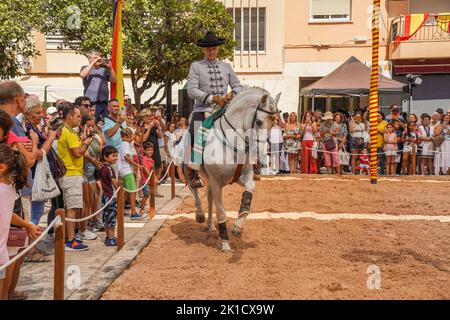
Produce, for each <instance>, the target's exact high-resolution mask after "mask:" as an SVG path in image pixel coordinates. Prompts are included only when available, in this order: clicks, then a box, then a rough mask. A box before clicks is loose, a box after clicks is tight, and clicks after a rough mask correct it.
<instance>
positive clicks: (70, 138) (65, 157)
mask: <svg viewBox="0 0 450 320" xmlns="http://www.w3.org/2000/svg"><path fill="white" fill-rule="evenodd" d="M80 146H81V140H80V137H78V134H77V133H76V132H75V131H74V130H73V129H69V128H67V127H66V126H64V127H63V129H62V131H61V136H60V137H59V139H58V154H59V157H60V158H61V160H62V161H63V162H64V164H65V166H66V168H67V173H66V176H69V177H70V176H82V175H83V164H84V163H83V157H79V158H74V157H73V156H72V154H71V153H70V149H72V148H78V147H80Z"/></svg>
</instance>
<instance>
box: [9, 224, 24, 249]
mask: <svg viewBox="0 0 450 320" xmlns="http://www.w3.org/2000/svg"><path fill="white" fill-rule="evenodd" d="M26 241H27V232H26V231H25V230H24V229H21V228H16V227H9V235H8V241H7V242H6V246H7V247H18V248H23V247H25V244H26Z"/></svg>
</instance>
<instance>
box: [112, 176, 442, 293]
mask: <svg viewBox="0 0 450 320" xmlns="http://www.w3.org/2000/svg"><path fill="white" fill-rule="evenodd" d="M336 178H337V177H332V178H331V179H330V177H329V176H310V177H306V176H302V177H299V176H297V177H292V178H289V177H286V178H284V177H283V178H275V179H270V180H265V179H264V180H262V181H259V182H257V187H256V193H255V194H254V199H253V205H252V212H255V214H254V215H253V216H254V217H255V218H257V217H259V218H262V217H264V215H262V214H258V212H264V211H266V212H270V215H271V217H272V219H257V220H253V219H252V220H250V219H249V220H247V223H246V227H245V231H244V234H243V235H242V237H241V238H234V237H232V236H231V234H230V238H231V246H232V247H233V249H234V251H233V253H229V254H224V253H221V252H220V251H219V248H220V242H219V240H218V238H217V235H213V236H209V235H208V234H207V232H206V224H202V225H200V224H198V223H196V222H195V221H194V220H193V216H194V215H193V214H191V215H190V216H191V218H185V217H179V218H176V217H177V216H175V217H173V218H176V219H172V220H168V221H167V222H166V223H165V225H164V226H163V227H162V229H161V230H160V231H159V232H158V234H157V236H156V237H155V238H154V239H153V240H152V242H151V243H150V245H149V246H148V247H147V248H146V249H144V251H143V252H142V253H141V255H140V256H139V257H138V258H137V259H136V261H135V262H134V263H133V264H132V266H131V267H130V268H129V269H128V270H126V271H125V273H124V274H123V275H122V276H121V277H120V278H118V279H117V280H116V281H115V282H114V283H113V284H112V285H111V287H110V288H109V289H108V291H107V292H106V293H105V294H104V296H103V299H450V286H449V285H448V284H449V283H450V220H449V219H448V217H449V216H450V209H449V206H448V201H449V200H450V179H449V178H448V177H438V178H433V181H430V178H427V177H411V178H410V177H407V178H404V177H402V178H401V179H389V180H385V179H380V181H379V183H378V185H376V186H373V185H370V183H369V182H368V181H362V180H360V177H342V178H338V180H336ZM242 191H243V190H242V189H241V188H240V187H239V186H236V185H233V186H228V187H226V188H225V189H224V197H225V206H226V208H227V210H229V211H236V210H238V208H239V204H240V198H241V194H242ZM288 195H289V196H288ZM203 200H204V202H205V201H206V200H205V196H204V194H203ZM399 200H400V201H399ZM193 211H194V206H193V200H192V198H190V197H189V198H187V199H186V200H185V201H184V203H183V204H182V205H180V207H179V208H178V209H177V212H176V213H174V214H181V213H190V212H193ZM304 211H309V212H316V213H318V214H319V216H325V215H324V214H325V213H327V214H331V215H327V216H328V217H329V218H330V219H331V220H327V221H323V220H318V219H315V218H300V219H298V217H297V218H295V214H294V215H292V214H291V216H293V217H294V219H285V218H281V219H279V218H277V213H278V216H281V215H285V214H284V213H285V212H304ZM334 213H349V215H345V216H343V215H341V216H340V217H345V219H342V220H335V219H334V218H335V217H338V216H334V215H332V214H334ZM381 213H383V214H387V216H379V215H376V214H381ZM320 214H322V215H320ZM356 214H369V215H367V216H362V218H364V219H358V220H356V219H351V218H352V217H353V216H354V217H356V216H357V215H356ZM410 215H420V217H417V218H416V217H410ZM266 216H267V214H266ZM437 216H440V217H437ZM365 217H367V219H366V218H365ZM372 217H381V218H380V219H385V218H386V219H391V218H392V219H394V218H395V219H397V220H370V219H371V218H372ZM389 217H390V218H389ZM359 218H361V217H359ZM407 218H410V219H413V220H408V221H407V220H406V219H407ZM430 218H439V219H441V221H427V220H425V219H430ZM233 221H234V219H232V218H230V219H229V225H231V223H232V222H233ZM368 268H370V269H371V270H375V269H377V268H379V270H380V277H378V278H377V279H379V280H380V282H379V285H380V289H369V287H370V288H373V284H375V286H377V285H378V283H377V282H373V281H371V280H372V279H374V276H373V275H371V274H368V273H367V270H368ZM368 280H369V281H368ZM368 282H369V284H372V286H370V285H369V286H368Z"/></svg>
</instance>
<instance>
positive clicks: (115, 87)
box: [111, 0, 124, 109]
mask: <svg viewBox="0 0 450 320" xmlns="http://www.w3.org/2000/svg"><path fill="white" fill-rule="evenodd" d="M123 4H124V0H114V11H113V17H114V33H113V43H112V59H111V64H112V67H113V69H114V72H115V73H116V78H117V81H116V83H111V98H116V99H117V100H119V105H120V109H122V107H123V106H124V102H123V96H124V85H123V61H122V9H123Z"/></svg>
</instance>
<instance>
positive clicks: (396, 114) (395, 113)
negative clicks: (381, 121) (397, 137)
mask: <svg viewBox="0 0 450 320" xmlns="http://www.w3.org/2000/svg"><path fill="white" fill-rule="evenodd" d="M392 120H398V121H399V122H400V126H401V127H402V128H403V129H405V128H406V121H405V118H403V116H402V115H401V114H400V108H399V107H398V106H397V105H396V104H393V105H392V106H391V113H390V114H389V115H387V117H386V121H387V122H391V121H392Z"/></svg>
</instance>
